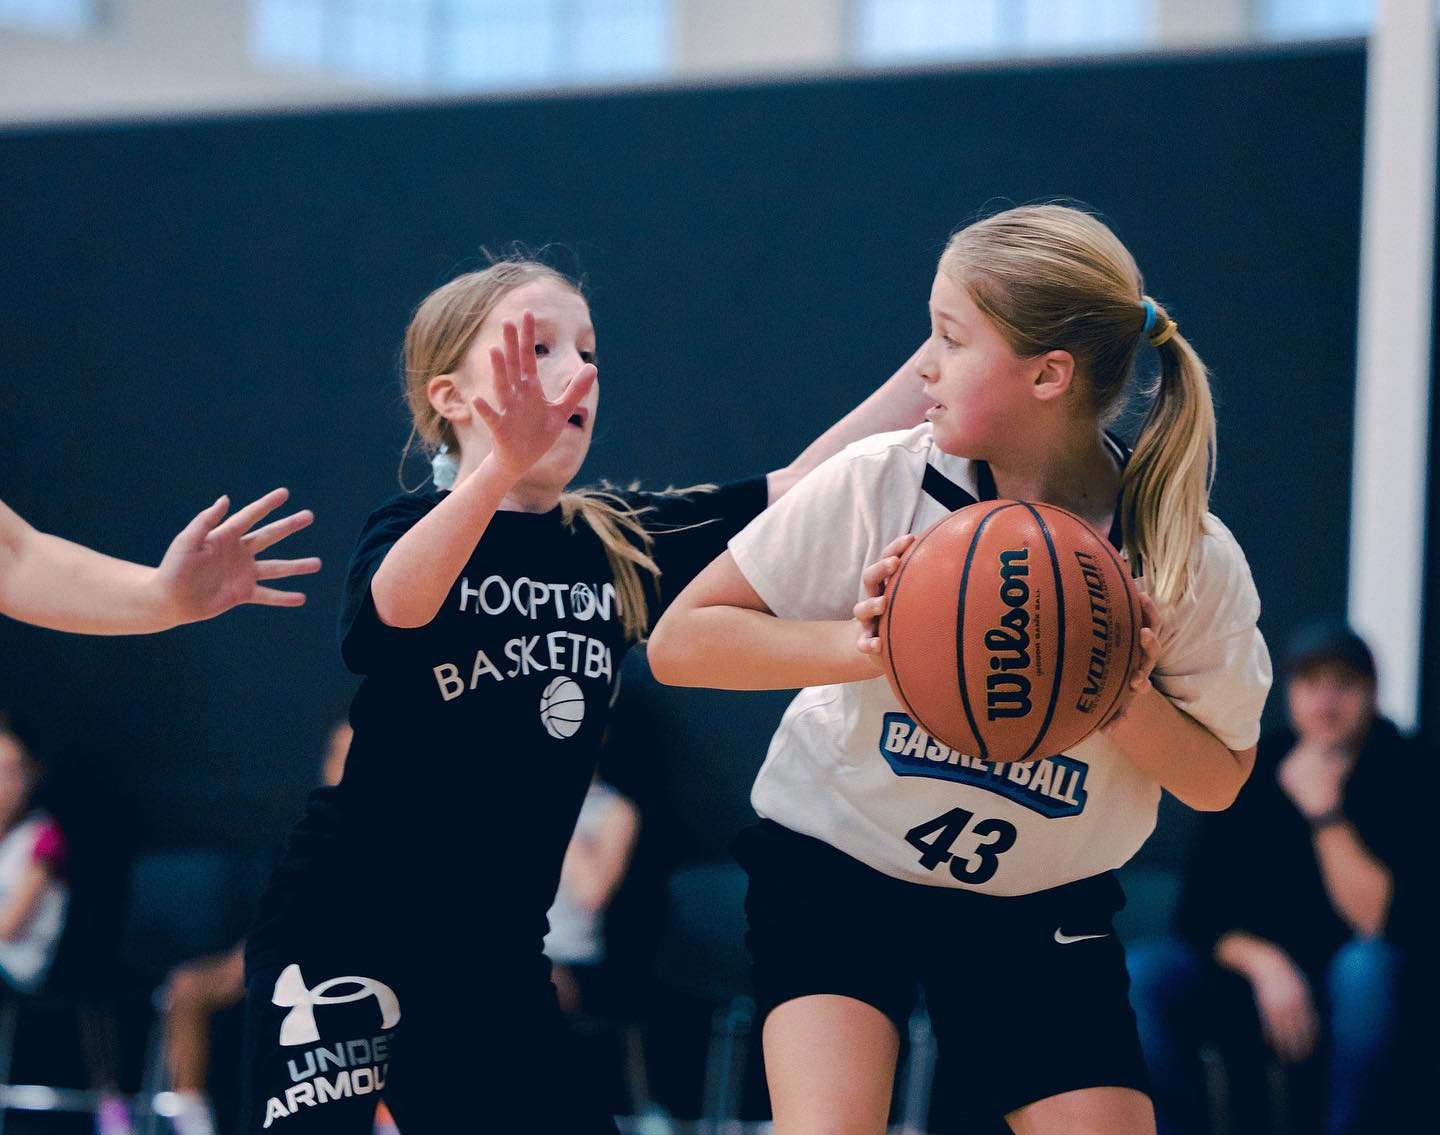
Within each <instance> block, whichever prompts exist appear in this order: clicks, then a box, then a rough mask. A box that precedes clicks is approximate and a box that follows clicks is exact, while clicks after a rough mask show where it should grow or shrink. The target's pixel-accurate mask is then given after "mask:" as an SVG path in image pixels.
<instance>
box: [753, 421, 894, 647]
mask: <svg viewBox="0 0 1440 1135" xmlns="http://www.w3.org/2000/svg"><path fill="white" fill-rule="evenodd" d="M883 463H884V458H883V457H882V456H879V455H868V454H866V455H856V454H853V453H852V452H850V451H848V450H846V451H842V452H840V453H837V454H835V455H834V456H833V457H831V458H829V459H828V460H826V461H825V462H823V463H822V464H820V465H819V466H817V467H816V468H815V469H814V470H812V471H811V472H810V473H808V474H807V475H806V476H805V477H804V478H803V479H802V480H801V481H800V483H799V484H797V485H796V486H795V487H794V488H792V489H791V490H790V491H789V492H788V493H786V494H785V495H784V496H783V497H781V498H780V499H779V500H778V501H776V502H775V503H774V504H773V505H771V506H770V507H769V508H768V509H766V510H765V511H764V512H762V513H761V514H760V515H759V516H757V517H756V518H755V519H754V520H752V521H751V522H750V523H749V524H748V525H747V526H746V527H745V528H744V529H743V530H742V531H741V532H740V533H739V534H737V535H736V536H734V537H732V538H731V540H730V554H731V555H732V556H734V557H735V562H736V564H737V565H739V568H740V571H741V573H742V574H743V575H744V576H745V578H746V579H747V580H748V581H749V583H750V586H752V587H753V588H755V590H756V592H757V593H758V594H759V596H760V598H761V599H763V600H764V601H765V605H766V606H767V607H769V608H770V610H771V611H772V612H774V613H775V614H776V615H778V616H780V618H782V619H848V618H850V617H851V615H852V614H853V613H854V607H855V604H856V603H857V602H858V601H859V599H860V596H861V593H862V588H861V583H860V576H861V574H862V573H863V572H864V570H865V567H866V565H867V564H869V563H870V559H869V558H868V557H870V556H871V554H872V552H873V551H874V550H875V549H876V539H877V535H876V531H875V529H876V526H877V524H876V522H877V517H876V515H875V513H876V511H877V510H876V502H875V501H873V500H872V499H871V498H872V496H873V493H872V492H870V491H867V488H868V487H867V485H866V484H865V482H866V481H867V480H872V481H873V480H874V478H873V476H872V477H869V478H867V477H866V476H865V475H864V474H865V473H866V472H867V471H869V472H872V473H873V472H875V471H876V470H867V469H866V466H879V465H883ZM901 531H903V529H897V530H896V533H895V534H896V535H899V534H900V532H901ZM879 546H880V547H883V546H884V545H883V543H882V544H880V545H879Z"/></svg>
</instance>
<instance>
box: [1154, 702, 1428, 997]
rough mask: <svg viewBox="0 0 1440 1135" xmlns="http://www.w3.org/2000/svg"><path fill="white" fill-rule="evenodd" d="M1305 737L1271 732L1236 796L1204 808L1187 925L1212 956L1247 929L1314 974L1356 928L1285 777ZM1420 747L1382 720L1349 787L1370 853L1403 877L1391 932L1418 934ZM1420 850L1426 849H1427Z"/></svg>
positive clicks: (1347, 804)
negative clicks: (1338, 900) (1342, 909)
mask: <svg viewBox="0 0 1440 1135" xmlns="http://www.w3.org/2000/svg"><path fill="white" fill-rule="evenodd" d="M1294 746H1295V736H1294V734H1292V733H1289V732H1280V733H1273V734H1267V735H1266V736H1265V737H1263V738H1261V741H1260V745H1259V749H1258V751H1257V753H1256V758H1255V769H1254V771H1253V772H1252V774H1251V776H1250V779H1249V781H1247V782H1246V784H1245V787H1244V788H1242V789H1241V791H1240V795H1239V797H1238V798H1237V799H1236V801H1235V803H1234V804H1233V805H1231V807H1230V808H1229V809H1228V810H1226V811H1224V812H1217V813H1213V814H1207V815H1205V816H1204V817H1202V820H1201V827H1200V831H1199V834H1198V836H1197V837H1196V840H1195V843H1194V845H1193V847H1192V849H1191V854H1190V861H1189V866H1188V867H1187V870H1186V875H1185V883H1184V887H1183V890H1182V893H1181V899H1180V906H1179V910H1178V914H1177V926H1178V929H1179V930H1180V932H1181V934H1182V935H1183V936H1184V937H1186V938H1187V939H1189V940H1190V941H1192V942H1193V943H1194V944H1195V945H1196V946H1197V948H1199V949H1200V950H1201V951H1202V953H1203V955H1204V956H1205V957H1206V958H1208V957H1210V955H1211V952H1212V951H1213V949H1214V946H1215V943H1216V942H1217V941H1219V939H1220V938H1221V937H1222V936H1224V935H1225V934H1226V933H1228V932H1230V931H1232V930H1243V931H1247V932H1248V933H1251V934H1254V935H1257V936H1258V937H1261V938H1266V939H1269V940H1270V941H1272V942H1274V943H1276V944H1277V945H1279V946H1281V947H1282V948H1283V949H1284V950H1285V951H1286V953H1288V954H1289V955H1290V956H1291V957H1292V958H1294V959H1295V961H1296V962H1297V963H1298V964H1299V965H1300V967H1301V968H1302V969H1304V970H1305V971H1306V972H1307V973H1309V974H1311V975H1312V977H1318V976H1319V975H1320V974H1321V973H1323V971H1324V968H1325V966H1326V964H1327V963H1328V962H1329V960H1330V958H1331V957H1333V956H1334V954H1335V951H1336V950H1338V949H1339V948H1340V947H1341V946H1342V945H1344V944H1345V942H1346V941H1347V940H1349V939H1350V938H1351V937H1353V933H1352V931H1351V930H1350V927H1349V925H1348V924H1347V923H1346V922H1345V921H1344V919H1342V918H1341V917H1340V915H1339V914H1338V913H1337V911H1336V910H1335V907H1334V906H1333V905H1332V904H1331V902H1330V897H1329V894H1328V892H1327V891H1326V890H1325V883H1324V880H1323V877H1322V875H1321V871H1320V861H1319V859H1318V858H1317V857H1316V852H1315V848H1314V843H1313V840H1312V837H1311V833H1310V825H1309V823H1308V822H1307V821H1306V819H1305V817H1304V816H1302V815H1301V814H1300V811H1299V809H1297V808H1296V807H1295V805H1294V803H1293V802H1292V801H1291V800H1290V798H1289V797H1288V796H1287V795H1286V794H1285V790H1284V789H1283V788H1281V787H1280V782H1279V781H1278V780H1277V779H1276V774H1277V771H1278V769H1279V767H1280V763H1281V761H1283V760H1284V759H1285V757H1286V755H1287V754H1288V753H1289V752H1290V750H1291V749H1292V748H1293V747H1294ZM1421 756H1422V754H1421V749H1420V746H1419V745H1418V744H1417V743H1415V742H1413V741H1409V740H1407V739H1405V738H1404V737H1402V736H1401V735H1400V733H1399V731H1398V730H1397V729H1396V728H1395V726H1394V725H1393V724H1392V723H1391V722H1389V721H1386V720H1384V719H1378V720H1376V722H1375V723H1374V725H1373V726H1372V727H1371V729H1370V733H1369V735H1368V736H1367V738H1366V740H1365V744H1364V745H1363V746H1362V747H1361V750H1360V754H1359V756H1358V757H1357V758H1356V761H1355V768H1354V771H1353V772H1351V774H1350V778H1349V780H1348V781H1347V782H1346V783H1345V786H1344V788H1343V790H1342V808H1343V810H1344V812H1345V815H1346V817H1347V818H1348V819H1349V821H1350V822H1351V824H1352V825H1353V826H1354V828H1355V830H1356V832H1357V833H1359V836H1360V839H1361V840H1362V841H1363V842H1364V843H1365V845H1366V847H1367V848H1368V849H1369V850H1370V852H1371V853H1372V854H1373V855H1374V856H1376V858H1378V859H1379V860H1380V861H1381V862H1382V863H1384V864H1385V865H1386V867H1388V868H1389V870H1390V872H1391V875H1392V876H1393V879H1394V892H1393V896H1392V899H1391V906H1390V917H1389V919H1388V921H1387V926H1386V931H1385V934H1386V937H1387V938H1390V939H1391V940H1393V941H1404V940H1405V939H1406V938H1408V937H1409V934H1410V929H1411V923H1412V918H1413V916H1412V911H1413V910H1414V909H1415V901H1416V898H1417V888H1419V887H1423V886H1425V882H1424V880H1425V878H1426V877H1427V876H1428V874H1429V872H1428V871H1422V870H1421V863H1420V855H1423V851H1422V850H1421V844H1420V842H1419V841H1420V839H1421V832H1422V830H1423V829H1422V828H1421V824H1422V823H1423V822H1424V821H1423V817H1422V815H1421V811H1420V807H1419V806H1418V805H1419V804H1420V803H1421V802H1422V800H1423V797H1422V796H1420V795H1418V794H1416V793H1415V791H1414V784H1415V781H1416V777H1417V776H1420V777H1422V778H1423V777H1427V776H1428V775H1429V774H1428V772H1421V771H1420V770H1421V769H1424V768H1425V767H1426V766H1427V765H1428V764H1429V763H1430V762H1429V761H1426V760H1423V759H1421ZM1417 853H1419V854H1417Z"/></svg>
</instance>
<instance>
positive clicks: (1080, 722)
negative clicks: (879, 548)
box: [877, 500, 1153, 763]
mask: <svg viewBox="0 0 1440 1135" xmlns="http://www.w3.org/2000/svg"><path fill="white" fill-rule="evenodd" d="M887 550H888V549H887ZM877 566H878V565H877ZM882 606H883V609H882V610H880V611H879V612H878V614H879V626H878V631H879V636H878V637H879V650H880V654H881V658H882V661H883V664H884V667H885V673H886V677H887V678H888V679H889V681H890V686H891V688H892V689H893V690H894V692H895V696H896V697H897V698H898V699H899V701H900V704H901V705H902V706H903V707H904V708H905V711H906V712H907V713H909V714H910V716H911V717H912V718H914V720H915V721H916V722H917V723H918V724H919V725H920V727H921V728H923V729H924V730H925V731H926V732H927V733H929V734H930V735H931V736H932V737H934V738H935V739H936V740H937V741H940V742H941V743H942V744H945V745H948V746H949V747H950V748H952V749H957V750H959V751H960V752H962V753H965V754H967V755H969V756H975V757H980V758H981V759H983V760H989V761H994V762H997V763H1004V762H1008V761H1023V760H1031V759H1034V758H1037V757H1045V756H1051V755H1053V754H1056V753H1063V752H1064V751H1065V750H1066V749H1067V748H1070V747H1072V746H1074V745H1077V744H1079V743H1080V742H1081V741H1083V740H1084V739H1085V738H1086V737H1088V736H1090V734H1091V733H1093V732H1094V731H1095V730H1096V729H1099V728H1100V727H1101V726H1102V725H1105V724H1107V723H1108V722H1109V721H1110V719H1111V718H1112V717H1113V716H1114V715H1115V714H1116V712H1117V711H1119V710H1121V709H1123V706H1124V703H1125V701H1126V700H1128V699H1127V694H1133V690H1132V679H1133V678H1134V677H1135V675H1136V673H1137V669H1138V668H1140V667H1142V666H1144V665H1145V664H1146V663H1148V664H1149V665H1153V651H1152V652H1146V651H1143V650H1142V644H1141V636H1140V630H1141V627H1142V625H1143V619H1144V616H1143V614H1142V609H1141V603H1140V594H1139V591H1138V589H1137V588H1136V587H1135V584H1134V582H1133V581H1132V580H1131V578H1130V572H1129V570H1128V568H1127V567H1126V565H1125V563H1124V562H1123V561H1122V560H1121V558H1120V556H1119V555H1118V553H1117V552H1116V551H1115V549H1114V548H1112V547H1111V546H1110V544H1109V542H1108V541H1106V540H1105V539H1104V538H1103V537H1102V536H1100V535H1099V534H1098V533H1096V532H1095V531H1094V530H1093V529H1092V528H1091V527H1090V526H1089V525H1088V524H1086V523H1085V522H1084V521H1083V520H1081V519H1080V518H1079V517H1077V516H1075V515H1073V514H1072V513H1069V512H1066V511H1065V510H1064V509H1060V508H1056V507H1054V506H1053V505H1045V504H1032V503H1029V502H1025V501H1008V500H1000V501H986V502H983V503H981V504H975V505H970V506H969V507H967V508H963V509H960V510H959V511H958V512H954V513H952V514H951V515H949V516H947V517H945V518H944V519H942V520H940V521H939V522H937V523H936V524H934V525H932V526H931V527H930V528H928V529H926V531H924V532H923V533H921V534H920V535H919V536H918V537H917V538H916V539H915V542H914V543H913V544H912V545H911V546H910V548H909V550H908V551H907V552H905V553H904V555H903V556H902V557H901V559H900V561H899V564H898V567H897V568H896V569H895V570H894V573H893V575H891V576H890V577H889V586H888V595H887V596H886V597H885V599H884V602H883V605H882ZM1151 643H1152V644H1153V635H1152V638H1151ZM1147 645H1149V644H1147ZM1147 653H1148V654H1149V656H1148V657H1147ZM1146 673H1148V669H1147V670H1146Z"/></svg>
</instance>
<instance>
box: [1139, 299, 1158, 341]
mask: <svg viewBox="0 0 1440 1135" xmlns="http://www.w3.org/2000/svg"><path fill="white" fill-rule="evenodd" d="M1140 304H1141V306H1142V307H1143V308H1144V309H1145V326H1144V327H1142V328H1140V334H1142V335H1144V336H1146V337H1147V338H1148V337H1149V335H1150V328H1152V327H1154V326H1155V305H1154V304H1153V303H1151V302H1150V300H1149V299H1148V298H1147V299H1143V300H1141V301H1140Z"/></svg>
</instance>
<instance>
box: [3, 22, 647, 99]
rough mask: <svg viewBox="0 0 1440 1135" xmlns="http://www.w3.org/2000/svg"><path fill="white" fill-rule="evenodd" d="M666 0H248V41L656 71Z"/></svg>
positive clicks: (311, 58) (262, 47) (411, 61)
mask: <svg viewBox="0 0 1440 1135" xmlns="http://www.w3.org/2000/svg"><path fill="white" fill-rule="evenodd" d="M0 2H3V0H0ZM669 9H670V5H669V0H253V4H252V25H251V43H252V48H253V51H254V55H255V57H256V58H257V59H258V60H259V61H260V62H262V63H265V64H271V65H274V66H280V67H286V68H292V69H313V70H331V71H336V72H340V73H343V74H347V75H354V76H356V77H359V78H363V79H369V80H372V81H375V82H379V83H383V84H387V85H391V86H408V87H414V88H419V89H424V90H493V89H498V88H505V87H527V86H539V85H555V86H569V85H572V84H576V83H588V82H597V81H604V80H607V79H624V78H641V77H657V76H660V75H662V74H664V73H665V72H666V70H667V69H668V67H669V65H670V58H671V49H670V23H669V18H670V10H669Z"/></svg>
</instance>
